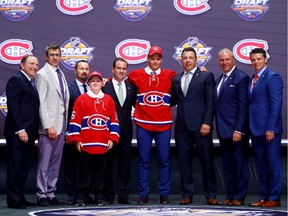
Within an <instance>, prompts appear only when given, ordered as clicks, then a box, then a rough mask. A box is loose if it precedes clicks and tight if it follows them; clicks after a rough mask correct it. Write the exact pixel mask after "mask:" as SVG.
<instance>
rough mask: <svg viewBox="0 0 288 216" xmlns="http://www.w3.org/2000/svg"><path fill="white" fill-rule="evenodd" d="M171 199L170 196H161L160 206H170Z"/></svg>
mask: <svg viewBox="0 0 288 216" xmlns="http://www.w3.org/2000/svg"><path fill="white" fill-rule="evenodd" d="M169 203H170V202H169V198H168V196H160V204H162V205H166V204H169Z"/></svg>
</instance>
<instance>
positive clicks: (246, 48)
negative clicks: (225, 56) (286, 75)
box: [233, 39, 270, 64]
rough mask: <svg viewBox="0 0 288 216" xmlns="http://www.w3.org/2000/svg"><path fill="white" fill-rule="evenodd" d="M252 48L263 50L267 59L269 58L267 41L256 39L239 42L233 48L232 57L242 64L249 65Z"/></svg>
mask: <svg viewBox="0 0 288 216" xmlns="http://www.w3.org/2000/svg"><path fill="white" fill-rule="evenodd" d="M254 48H262V49H264V50H265V51H266V55H267V59H268V58H269V57H270V56H269V54H268V52H267V50H268V48H269V46H268V43H267V41H264V40H257V39H244V40H241V41H239V42H238V43H236V44H235V46H234V47H233V55H234V56H235V58H236V59H237V60H238V61H240V62H242V63H244V64H251V61H250V52H251V50H252V49H254Z"/></svg>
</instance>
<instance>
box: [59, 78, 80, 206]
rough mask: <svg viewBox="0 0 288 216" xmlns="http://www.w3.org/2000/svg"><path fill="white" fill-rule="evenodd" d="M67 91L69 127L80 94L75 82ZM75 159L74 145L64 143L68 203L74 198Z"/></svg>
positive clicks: (76, 154)
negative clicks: (68, 96)
mask: <svg viewBox="0 0 288 216" xmlns="http://www.w3.org/2000/svg"><path fill="white" fill-rule="evenodd" d="M68 89H69V94H70V100H69V108H68V126H69V121H70V118H71V114H72V110H73V106H74V103H75V100H76V99H77V98H78V96H79V95H81V92H80V90H79V87H78V84H77V82H76V80H74V81H73V82H72V83H70V85H69V86H68ZM68 126H67V128H68ZM77 157H78V151H77V150H76V147H75V145H72V144H67V143H65V145H64V149H63V162H64V169H65V170H64V176H65V177H64V178H65V185H66V191H67V195H68V199H69V200H70V201H73V200H74V199H75V198H76V169H77Z"/></svg>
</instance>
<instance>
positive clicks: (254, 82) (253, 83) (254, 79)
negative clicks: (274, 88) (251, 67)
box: [251, 74, 259, 92]
mask: <svg viewBox="0 0 288 216" xmlns="http://www.w3.org/2000/svg"><path fill="white" fill-rule="evenodd" d="M258 78H259V76H258V74H255V75H254V78H253V82H252V87H251V92H252V91H253V89H254V87H255V85H256V82H257V80H258Z"/></svg>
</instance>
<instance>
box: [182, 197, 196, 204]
mask: <svg viewBox="0 0 288 216" xmlns="http://www.w3.org/2000/svg"><path fill="white" fill-rule="evenodd" d="M191 203H193V200H192V198H191V197H185V198H183V199H182V200H181V201H180V205H188V204H191Z"/></svg>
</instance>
